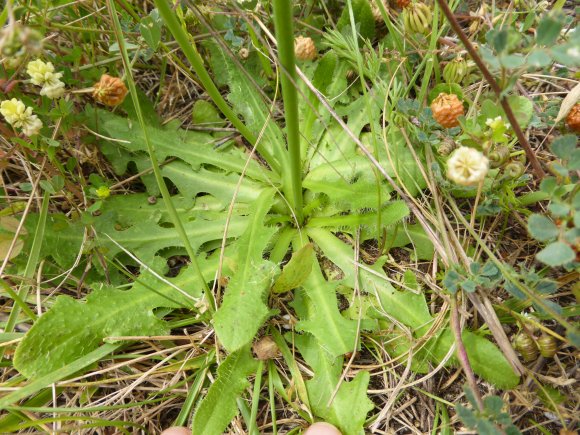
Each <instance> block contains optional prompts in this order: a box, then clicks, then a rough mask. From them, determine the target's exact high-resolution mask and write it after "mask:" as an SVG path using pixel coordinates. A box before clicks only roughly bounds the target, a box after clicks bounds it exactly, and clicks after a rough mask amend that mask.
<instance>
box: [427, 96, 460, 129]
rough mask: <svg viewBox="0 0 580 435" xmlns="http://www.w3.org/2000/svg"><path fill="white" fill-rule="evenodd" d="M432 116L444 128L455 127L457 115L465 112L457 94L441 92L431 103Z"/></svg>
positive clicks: (457, 122)
mask: <svg viewBox="0 0 580 435" xmlns="http://www.w3.org/2000/svg"><path fill="white" fill-rule="evenodd" d="M431 111H432V112H433V118H434V119H435V121H437V122H438V123H439V124H441V125H442V126H443V127H445V128H451V127H457V126H458V125H459V117H460V116H461V115H463V114H464V113H465V111H464V109H463V103H462V102H461V101H459V98H457V95H455V94H446V93H443V92H441V93H440V94H439V96H438V97H437V98H435V99H434V100H433V102H432V103H431Z"/></svg>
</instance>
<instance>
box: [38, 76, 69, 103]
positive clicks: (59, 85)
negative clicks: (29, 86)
mask: <svg viewBox="0 0 580 435" xmlns="http://www.w3.org/2000/svg"><path fill="white" fill-rule="evenodd" d="M63 94H64V83H63V82H61V81H60V80H56V81H53V82H51V83H48V82H47V83H46V84H45V85H44V86H43V87H42V89H41V90H40V95H45V96H46V97H48V98H50V99H51V100H54V99H55V98H60V97H62V95H63Z"/></svg>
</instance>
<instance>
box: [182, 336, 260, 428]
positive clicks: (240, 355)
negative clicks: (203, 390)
mask: <svg viewBox="0 0 580 435" xmlns="http://www.w3.org/2000/svg"><path fill="white" fill-rule="evenodd" d="M255 370H256V361H254V359H253V358H252V356H251V354H250V350H249V347H244V348H242V349H239V350H238V351H237V352H234V353H232V354H230V355H228V357H227V358H226V359H225V360H224V361H223V362H222V363H221V364H220V366H219V368H218V370H217V378H216V380H215V382H214V383H213V384H212V385H211V387H210V388H209V390H208V392H207V395H206V396H205V398H204V399H203V400H202V402H201V403H200V405H199V407H198V408H197V409H196V410H195V412H194V415H193V426H192V432H193V433H194V434H196V435H198V434H199V435H221V434H223V433H226V432H227V431H226V428H227V427H228V424H229V423H230V421H231V420H232V419H233V418H234V417H235V416H236V414H237V413H238V408H237V406H236V399H237V398H238V397H239V396H240V395H241V394H242V393H243V392H244V390H245V389H246V388H248V386H249V385H250V383H249V382H248V380H247V377H248V376H250V375H251V374H252V373H254V371H255Z"/></svg>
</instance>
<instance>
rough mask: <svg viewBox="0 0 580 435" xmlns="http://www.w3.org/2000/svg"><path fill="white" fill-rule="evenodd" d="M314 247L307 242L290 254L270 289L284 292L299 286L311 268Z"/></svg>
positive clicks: (275, 291)
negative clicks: (288, 259)
mask: <svg viewBox="0 0 580 435" xmlns="http://www.w3.org/2000/svg"><path fill="white" fill-rule="evenodd" d="M313 252H314V248H313V246H312V243H308V244H307V245H304V246H303V247H302V248H300V249H299V250H298V251H296V252H295V253H293V254H292V258H290V261H289V262H288V263H287V264H286V266H284V269H282V273H281V274H280V276H279V277H278V278H277V279H276V282H275V283H274V286H273V287H272V291H273V292H274V293H284V292H287V291H290V290H292V289H295V288H297V287H299V286H300V285H301V284H302V283H303V282H304V281H305V280H306V278H308V275H310V271H311V270H312V254H313Z"/></svg>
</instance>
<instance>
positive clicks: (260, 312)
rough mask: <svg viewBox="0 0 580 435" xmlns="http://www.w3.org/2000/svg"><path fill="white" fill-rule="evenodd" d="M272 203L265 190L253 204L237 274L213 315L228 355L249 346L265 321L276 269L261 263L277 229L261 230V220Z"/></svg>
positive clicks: (240, 242) (239, 245)
mask: <svg viewBox="0 0 580 435" xmlns="http://www.w3.org/2000/svg"><path fill="white" fill-rule="evenodd" d="M273 202H274V192H273V191H272V190H265V191H264V192H263V193H262V194H261V195H260V197H259V198H258V199H257V201H256V203H255V204H254V207H255V208H254V210H253V215H252V217H251V221H250V224H249V225H248V228H247V229H246V230H245V232H244V234H242V236H241V237H240V239H239V240H238V241H237V242H236V248H237V270H236V271H235V273H234V275H233V276H232V278H231V279H230V281H229V284H228V287H227V289H226V291H225V294H224V299H223V302H222V304H221V306H220V307H219V308H218V310H217V311H216V313H215V315H214V326H215V330H216V333H217V335H218V338H219V340H220V342H221V343H222V344H223V346H224V347H225V348H226V349H227V350H228V351H229V352H234V351H236V350H238V349H240V348H242V347H243V346H245V345H246V344H248V343H250V342H251V341H252V339H253V338H254V336H255V335H256V333H257V332H258V329H259V328H260V326H262V324H263V323H264V321H265V320H266V318H267V317H268V313H269V309H268V306H267V305H266V297H267V291H268V289H269V288H270V287H271V285H272V282H273V280H274V277H275V274H276V273H277V272H278V267H277V266H276V265H275V264H274V263H272V262H270V261H268V260H264V259H263V252H264V249H266V246H267V245H268V242H269V241H270V239H271V238H272V236H273V235H274V233H275V232H276V228H271V227H266V226H264V219H265V217H266V214H267V213H268V211H269V210H270V207H271V206H272V203H273Z"/></svg>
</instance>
